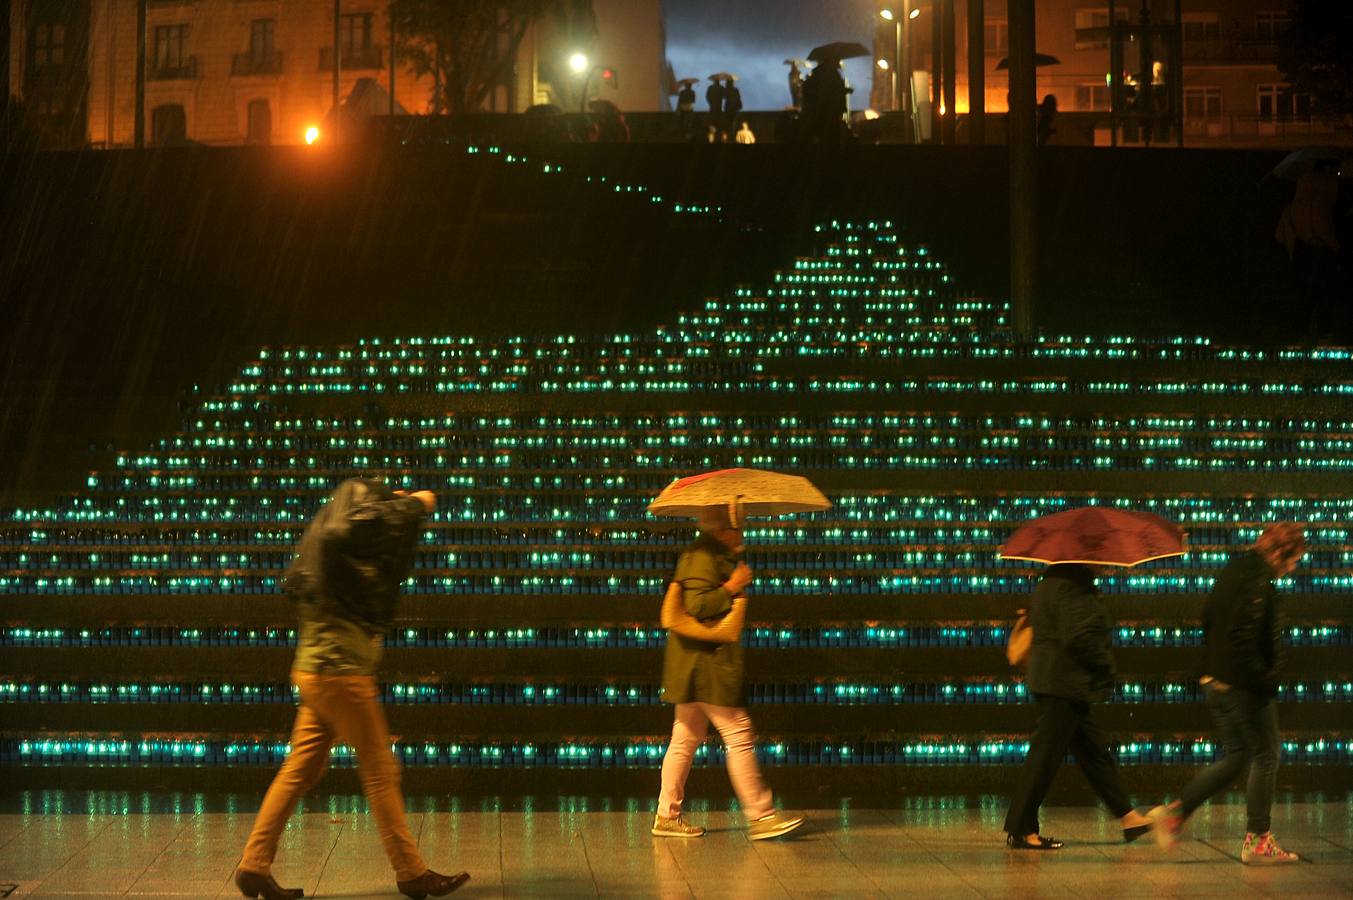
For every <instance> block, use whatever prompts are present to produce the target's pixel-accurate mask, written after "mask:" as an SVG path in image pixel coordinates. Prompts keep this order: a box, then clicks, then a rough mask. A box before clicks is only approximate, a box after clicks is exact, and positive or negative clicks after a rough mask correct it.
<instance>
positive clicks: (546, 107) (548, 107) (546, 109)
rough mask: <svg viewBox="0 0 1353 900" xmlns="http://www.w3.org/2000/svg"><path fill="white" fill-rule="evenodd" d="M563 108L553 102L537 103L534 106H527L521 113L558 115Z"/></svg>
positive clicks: (561, 113) (528, 114)
mask: <svg viewBox="0 0 1353 900" xmlns="http://www.w3.org/2000/svg"><path fill="white" fill-rule="evenodd" d="M563 112H564V111H563V110H562V109H560V108H559V107H558V106H557V105H555V104H553V103H537V104H536V105H535V106H528V107H526V110H525V112H524V113H522V114H523V115H527V116H558V115H563Z"/></svg>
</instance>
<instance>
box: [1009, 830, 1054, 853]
mask: <svg viewBox="0 0 1353 900" xmlns="http://www.w3.org/2000/svg"><path fill="white" fill-rule="evenodd" d="M1005 845H1006V846H1007V847H1009V848H1010V849H1011V850H1061V849H1062V847H1063V846H1064V845H1063V844H1062V842H1061V841H1059V840H1057V838H1052V837H1048V836H1047V835H1043V834H1040V835H1039V836H1038V843H1037V844H1031V843H1029V842H1028V841H1026V840H1025V839H1024V838H1022V837H1016V836H1015V835H1013V834H1007V835H1006V836H1005Z"/></svg>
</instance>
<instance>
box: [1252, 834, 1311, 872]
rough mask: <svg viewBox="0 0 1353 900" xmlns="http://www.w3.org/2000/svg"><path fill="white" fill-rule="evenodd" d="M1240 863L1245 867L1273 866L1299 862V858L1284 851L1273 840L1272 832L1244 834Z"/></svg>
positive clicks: (1290, 852)
mask: <svg viewBox="0 0 1353 900" xmlns="http://www.w3.org/2000/svg"><path fill="white" fill-rule="evenodd" d="M1240 861H1241V862H1243V863H1244V864H1245V865H1247V866H1273V865H1277V864H1278V863H1294V862H1300V861H1301V857H1299V856H1297V855H1296V854H1295V853H1293V852H1292V851H1290V850H1284V849H1283V848H1282V847H1279V846H1278V842H1277V841H1275V840H1274V839H1273V832H1271V831H1269V832H1265V833H1264V834H1254V833H1253V832H1247V833H1246V834H1245V845H1244V846H1243V847H1241V848H1240Z"/></svg>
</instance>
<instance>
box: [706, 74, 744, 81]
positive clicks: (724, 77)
mask: <svg viewBox="0 0 1353 900" xmlns="http://www.w3.org/2000/svg"><path fill="white" fill-rule="evenodd" d="M729 79H732V80H733V81H737V80H738V76H736V75H734V74H733V73H732V72H715V73H714V74H713V75H711V76H709V80H710V81H728V80H729Z"/></svg>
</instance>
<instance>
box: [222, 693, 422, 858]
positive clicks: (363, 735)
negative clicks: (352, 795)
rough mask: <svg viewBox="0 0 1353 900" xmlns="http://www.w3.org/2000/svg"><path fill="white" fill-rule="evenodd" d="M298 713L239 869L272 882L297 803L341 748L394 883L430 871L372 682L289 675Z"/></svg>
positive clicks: (319, 777) (322, 774)
mask: <svg viewBox="0 0 1353 900" xmlns="http://www.w3.org/2000/svg"><path fill="white" fill-rule="evenodd" d="M291 681H292V683H293V684H295V685H296V686H297V687H298V688H300V691H301V707H300V709H298V710H297V711H296V724H295V725H294V726H293V727H292V731H291V752H290V753H289V754H288V755H287V761H286V762H284V763H283V764H282V769H281V771H279V772H278V773H277V777H276V778H274V779H273V782H272V786H271V787H269V788H268V793H267V794H266V795H265V796H264V798H263V806H262V807H260V808H259V811H258V818H257V819H255V820H254V828H253V831H251V832H250V834H249V840H248V842H247V843H246V844H245V847H244V858H243V859H241V860H240V869H241V870H243V871H245V872H257V873H258V874H260V875H267V874H270V872H271V870H272V861H273V857H274V856H276V855H277V841H278V839H279V838H280V837H281V835H282V829H283V828H285V827H286V824H287V819H288V818H290V816H291V813H292V811H293V810H294V809H295V808H296V801H297V800H299V799H300V798H301V795H303V794H304V793H305V792H306V791H308V790H310V788H312V787H314V786H315V783H316V782H318V781H319V780H320V779H321V778H322V777H324V770H325V769H326V768H327V767H328V765H329V748H330V747H332V746H333V745H334V744H335V743H336V742H338V741H342V742H343V743H345V744H347V745H348V746H349V747H352V748H353V749H354V750H356V751H357V772H358V774H359V775H360V776H361V778H362V790H363V792H364V793H365V794H366V799H367V802H369V803H370V804H371V813H372V815H373V816H374V817H375V819H376V827H377V829H378V830H379V832H380V837H381V843H382V844H383V845H384V846H385V855H386V856H387V857H388V858H389V860H390V865H391V866H392V867H394V870H395V878H396V879H397V880H398V881H412V880H413V879H415V878H417V877H419V876H420V875H422V874H423V873H424V872H426V871H427V870H428V867H427V864H426V863H425V862H423V857H422V854H420V853H419V852H418V845H417V844H415V843H414V840H413V835H412V834H411V833H410V831H409V823H408V821H407V820H406V819H405V817H404V798H403V796H401V794H400V792H399V760H397V759H395V755H394V753H392V752H391V751H390V729H389V728H388V727H387V726H386V724H385V711H384V710H382V709H381V705H380V700H379V699H378V696H377V689H376V679H375V678H374V677H373V676H371V675H317V674H315V673H313V672H301V671H297V670H293V671H292V673H291Z"/></svg>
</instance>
